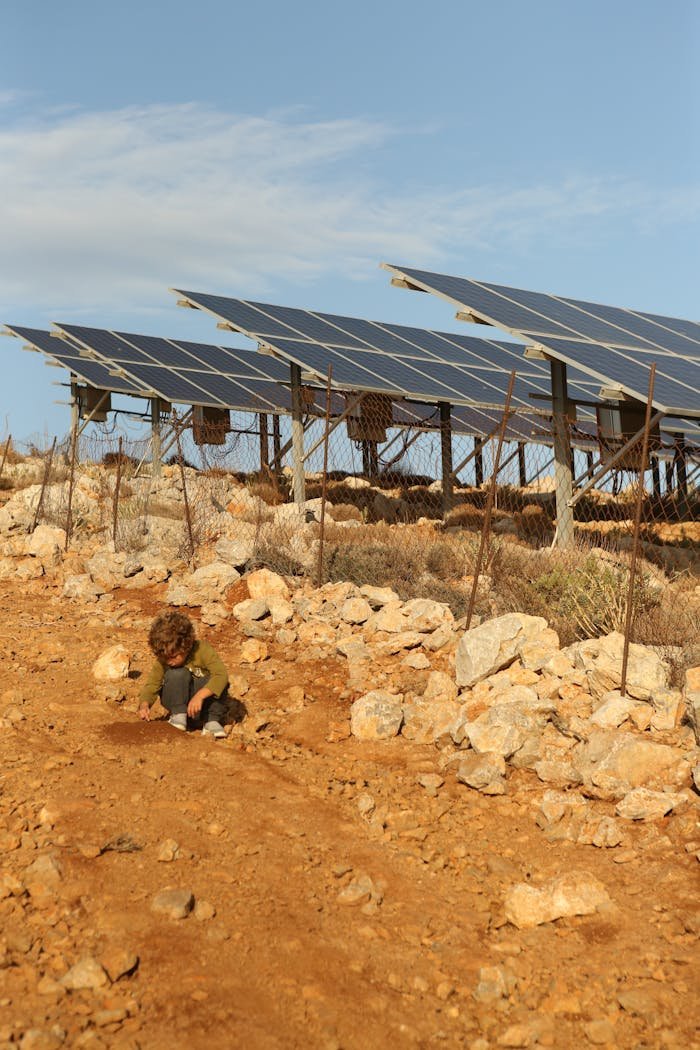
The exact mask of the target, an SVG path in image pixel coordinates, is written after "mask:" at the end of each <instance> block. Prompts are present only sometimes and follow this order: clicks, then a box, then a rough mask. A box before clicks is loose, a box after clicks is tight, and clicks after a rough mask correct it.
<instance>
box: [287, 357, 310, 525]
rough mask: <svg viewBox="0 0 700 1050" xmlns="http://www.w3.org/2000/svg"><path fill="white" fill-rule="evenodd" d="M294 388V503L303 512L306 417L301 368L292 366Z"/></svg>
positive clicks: (304, 498)
mask: <svg viewBox="0 0 700 1050" xmlns="http://www.w3.org/2000/svg"><path fill="white" fill-rule="evenodd" d="M289 373H290V384H291V388H292V491H293V493H294V502H295V503H296V505H297V507H298V509H299V511H300V512H301V511H302V509H303V507H304V503H305V502H306V485H305V480H304V415H303V405H302V398H301V368H300V366H299V365H295V364H290V366H289Z"/></svg>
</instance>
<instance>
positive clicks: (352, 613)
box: [340, 598, 372, 624]
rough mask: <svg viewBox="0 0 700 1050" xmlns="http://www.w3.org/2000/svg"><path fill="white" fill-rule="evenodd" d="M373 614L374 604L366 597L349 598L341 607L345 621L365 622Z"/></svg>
mask: <svg viewBox="0 0 700 1050" xmlns="http://www.w3.org/2000/svg"><path fill="white" fill-rule="evenodd" d="M371 615H372V606H371V605H370V604H369V602H368V601H367V600H366V599H365V598H348V599H347V601H345V602H344V603H343V605H342V606H341V608H340V618H341V620H343V621H344V622H345V623H353V624H355V623H365V621H366V620H368V619H369V617H370V616H371Z"/></svg>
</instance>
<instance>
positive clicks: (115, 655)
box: [92, 645, 131, 682]
mask: <svg viewBox="0 0 700 1050" xmlns="http://www.w3.org/2000/svg"><path fill="white" fill-rule="evenodd" d="M130 666H131V656H130V654H129V651H128V649H126V648H125V647H124V646H123V645H112V646H110V648H109V649H105V651H104V652H103V653H100V655H99V656H98V657H97V659H96V660H95V663H94V664H93V665H92V675H93V678H94V679H95V680H96V681H98V682H119V681H121V679H123V678H128V677H129V668H130Z"/></svg>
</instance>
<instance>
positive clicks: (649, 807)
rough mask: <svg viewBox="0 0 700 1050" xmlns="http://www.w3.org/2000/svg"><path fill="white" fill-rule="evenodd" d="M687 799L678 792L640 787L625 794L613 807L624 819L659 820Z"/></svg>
mask: <svg viewBox="0 0 700 1050" xmlns="http://www.w3.org/2000/svg"><path fill="white" fill-rule="evenodd" d="M687 801H688V800H687V798H686V797H685V795H682V794H680V793H673V792H670V791H668V792H667V791H651V790H650V789H649V788H643V787H640V788H635V789H634V791H630V793H629V794H628V795H625V797H624V798H623V799H622V801H621V802H618V804H617V806H616V807H615V812H616V813H617V815H618V817H623V818H624V820H643V821H647V820H659V819H660V818H661V817H665V816H666V814H667V813H670V812H671V810H673V809H676V808H677V807H678V806H682V805H683V804H684V803H686V802H687Z"/></svg>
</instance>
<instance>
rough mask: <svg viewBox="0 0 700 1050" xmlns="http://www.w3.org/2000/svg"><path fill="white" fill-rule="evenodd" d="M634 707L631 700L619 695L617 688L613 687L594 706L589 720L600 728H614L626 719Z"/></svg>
mask: <svg viewBox="0 0 700 1050" xmlns="http://www.w3.org/2000/svg"><path fill="white" fill-rule="evenodd" d="M635 707H636V704H635V703H634V701H633V700H630V699H629V697H626V696H621V694H620V691H619V690H618V689H613V690H612V691H611V692H609V693H606V694H605V695H604V696H603V703H602V704H600V706H599V707H596V709H595V711H594V712H593V714H592V715H591V718H590V720H591V722H593V723H594V725H597V726H600V728H601V729H616V728H617V727H618V726H621V725H622V723H623V722H626V721H627V719H628V718H629V717H630V714H631V712H632V711H633V710H634V708H635Z"/></svg>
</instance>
